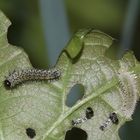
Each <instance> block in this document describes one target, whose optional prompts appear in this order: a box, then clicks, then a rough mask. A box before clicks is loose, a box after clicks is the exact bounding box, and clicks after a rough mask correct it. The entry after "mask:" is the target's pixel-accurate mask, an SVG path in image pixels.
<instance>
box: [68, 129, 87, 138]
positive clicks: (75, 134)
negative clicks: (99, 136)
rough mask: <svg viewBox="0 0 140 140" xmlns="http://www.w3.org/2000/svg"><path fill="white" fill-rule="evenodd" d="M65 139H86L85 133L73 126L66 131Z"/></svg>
mask: <svg viewBox="0 0 140 140" xmlns="http://www.w3.org/2000/svg"><path fill="white" fill-rule="evenodd" d="M65 140H87V133H86V132H85V131H84V130H82V129H80V128H76V127H73V128H72V129H71V130H69V131H67V133H66V136H65Z"/></svg>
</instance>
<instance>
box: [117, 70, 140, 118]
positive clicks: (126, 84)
mask: <svg viewBox="0 0 140 140" xmlns="http://www.w3.org/2000/svg"><path fill="white" fill-rule="evenodd" d="M119 80H120V84H119V87H120V94H121V96H122V99H123V105H122V106H121V111H122V112H123V113H124V115H125V117H126V118H127V119H131V116H132V114H133V113H134V110H135V106H136V103H137V100H138V84H137V76H136V74H134V73H133V72H126V71H120V72H119Z"/></svg>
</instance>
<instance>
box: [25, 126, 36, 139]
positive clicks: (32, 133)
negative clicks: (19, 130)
mask: <svg viewBox="0 0 140 140" xmlns="http://www.w3.org/2000/svg"><path fill="white" fill-rule="evenodd" d="M26 134H27V136H28V137H29V138H31V139H32V138H34V137H35V136H36V132H35V130H34V129H32V128H27V129H26Z"/></svg>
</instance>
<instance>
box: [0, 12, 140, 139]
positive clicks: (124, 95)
mask: <svg viewBox="0 0 140 140" xmlns="http://www.w3.org/2000/svg"><path fill="white" fill-rule="evenodd" d="M8 25H10V23H9V21H8V20H7V18H6V17H5V16H4V15H3V14H2V13H0V139H1V140H29V139H31V138H29V137H28V135H27V134H26V129H27V128H32V129H33V130H34V131H35V133H36V136H35V137H34V139H35V140H64V139H65V134H66V132H67V131H68V130H70V129H72V127H73V126H72V120H76V119H78V118H82V117H84V116H85V110H86V108H87V107H91V108H92V109H93V111H94V117H92V118H91V119H89V120H87V121H85V122H83V123H81V124H78V125H77V126H76V127H79V128H81V129H83V130H85V132H86V133H87V135H88V140H93V139H94V140H119V136H118V130H119V128H120V127H121V126H122V125H123V124H124V123H125V122H126V121H129V120H131V116H132V114H133V112H134V109H135V105H136V101H137V100H138V97H139V94H140V93H139V92H140V89H139V83H140V77H139V72H140V65H139V62H138V61H137V60H136V59H135V56H134V55H133V54H132V53H131V52H127V53H126V54H125V55H124V57H123V58H122V59H120V60H112V59H110V58H108V57H107V56H106V55H105V52H106V51H107V49H108V48H109V47H110V46H111V45H112V43H113V41H114V40H113V38H112V37H110V36H108V35H106V34H105V33H102V32H100V31H98V30H93V29H85V30H81V31H80V32H78V34H76V38H77V39H76V41H75V36H74V39H73V40H72V42H70V44H69V45H70V46H68V47H67V48H66V49H65V51H63V52H62V54H61V55H60V58H59V60H58V62H57V65H56V68H59V69H60V70H61V73H62V75H61V79H60V80H59V81H54V82H52V83H47V82H45V81H43V82H38V81H32V82H26V83H24V84H21V85H19V86H18V87H16V88H14V89H10V90H7V89H6V88H5V87H4V84H3V81H4V80H5V76H8V74H9V73H10V72H12V71H13V70H17V69H25V68H31V67H32V66H31V64H30V62H29V59H28V57H27V55H26V54H25V53H24V51H23V50H22V49H20V48H18V47H14V46H12V45H10V44H8V42H7V39H6V31H7V28H8ZM81 37H82V40H80V38H81ZM78 40H79V41H78ZM73 44H74V45H73ZM75 44H79V45H78V48H76V47H77V45H75ZM75 58H76V59H75ZM76 84H81V85H83V86H84V89H85V93H84V97H83V98H82V99H81V100H79V101H78V102H77V103H76V104H75V105H74V106H72V107H67V106H66V99H67V95H68V94H69V92H70V90H71V88H72V87H73V86H74V85H76ZM111 112H116V114H117V116H118V119H119V124H118V125H115V124H112V125H109V126H108V127H107V128H106V129H105V131H101V130H100V129H99V127H100V125H101V124H102V123H104V122H105V121H106V120H107V119H108V115H109V114H110V113H111Z"/></svg>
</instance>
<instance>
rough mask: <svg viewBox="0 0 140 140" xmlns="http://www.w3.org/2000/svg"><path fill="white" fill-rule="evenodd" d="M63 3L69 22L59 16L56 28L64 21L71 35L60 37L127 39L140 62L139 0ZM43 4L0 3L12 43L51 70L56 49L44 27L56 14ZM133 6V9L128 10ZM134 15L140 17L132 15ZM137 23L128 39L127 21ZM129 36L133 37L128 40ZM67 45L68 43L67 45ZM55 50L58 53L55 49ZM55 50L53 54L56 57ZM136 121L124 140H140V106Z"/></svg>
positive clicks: (33, 1)
mask: <svg viewBox="0 0 140 140" xmlns="http://www.w3.org/2000/svg"><path fill="white" fill-rule="evenodd" d="M46 1H47V0H46ZM59 1H60V3H63V5H62V7H63V8H64V11H61V10H60V12H65V15H66V18H65V17H64V19H61V18H62V17H61V16H58V18H57V19H53V20H54V21H55V20H56V22H55V24H56V28H59V26H58V25H57V21H58V20H60V21H62V20H64V22H66V23H64V24H65V25H66V24H67V25H66V26H65V28H68V29H66V31H67V32H68V33H65V32H61V33H60V32H59V34H60V36H62V37H65V34H67V39H69V38H70V36H71V35H72V34H73V33H74V32H75V31H77V30H78V29H80V28H83V27H93V28H95V29H99V30H101V31H103V32H105V33H107V34H109V35H111V36H112V37H114V38H116V39H118V40H119V42H121V40H125V39H128V41H129V40H131V42H130V43H129V45H128V48H131V49H132V50H133V51H134V52H135V55H136V57H137V59H138V60H140V53H139V52H140V41H139V38H140V10H139V9H138V7H139V6H140V4H139V5H138V4H136V5H135V4H134V5H133V6H132V7H131V5H132V3H131V2H132V1H133V2H134V1H135V0H65V1H62V0H58V1H57V2H59ZM138 1H139V0H138ZM48 2H49V1H48ZM52 2H53V4H54V5H52V7H51V10H52V11H53V10H54V11H55V12H56V13H57V12H58V13H59V8H58V9H57V8H56V7H57V2H56V1H55V0H52ZM41 4H42V5H43V0H42V1H39V0H30V1H29V0H24V1H22V0H0V9H1V10H2V11H3V12H4V13H5V14H6V16H7V17H8V18H9V19H10V20H11V22H12V26H10V28H9V30H8V40H9V43H11V44H13V45H16V46H20V47H23V48H24V50H25V51H26V52H27V54H28V56H29V58H30V60H31V62H32V64H33V66H34V67H38V68H47V67H48V66H49V65H50V58H49V57H48V56H49V55H48V54H49V53H50V52H49V51H50V50H49V47H53V46H49V45H47V41H46V38H47V36H46V34H45V28H47V27H45V25H46V24H44V23H43V22H44V20H43V17H45V16H46V14H48V15H49V14H50V15H51V12H52V11H50V12H49V11H48V9H47V8H46V9H45V8H44V7H47V6H48V5H46V6H45V3H44V6H43V7H42V6H41ZM129 6H130V7H131V8H129V10H128V7H129ZM136 6H138V7H137V9H138V10H137V11H136V12H134V10H135V9H136ZM53 7H54V9H53ZM42 8H44V9H42ZM57 10H58V11H57ZM45 11H46V12H45ZM133 12H134V14H135V15H136V17H135V16H134V15H133V14H131V13H133ZM61 14H62V13H60V15H61ZM129 14H130V15H129ZM127 17H128V20H127ZM133 17H135V19H133ZM52 18H53V17H52ZM133 20H134V23H133V24H132V25H131V26H128V29H130V32H129V33H126V34H125V33H124V36H125V37H124V36H123V32H125V31H127V30H128V29H126V30H125V26H127V24H126V21H133ZM46 22H47V21H46ZM127 23H129V22H127ZM48 28H49V27H48ZM52 28H53V27H52ZM47 31H48V30H47ZM129 34H132V35H131V36H128V37H127V35H129ZM52 36H53V35H52ZM122 38H125V39H122ZM122 42H123V41H122ZM66 43H67V41H65V43H63V44H66ZM122 44H123V43H122ZM126 44H127V43H126ZM64 46H65V45H62V47H61V48H60V49H59V46H58V48H57V49H58V50H59V51H58V53H59V52H60V51H61V50H62V48H63V47H64ZM126 47H127V45H126ZM53 49H54V50H55V48H53ZM53 49H52V52H51V53H53ZM118 49H120V51H121V49H122V50H123V49H124V48H121V47H119V48H118ZM125 49H126V48H125ZM58 55H59V54H54V56H56V58H55V59H57V57H58ZM133 119H134V121H131V122H127V123H126V124H125V125H124V126H123V127H122V128H121V130H120V137H121V139H122V140H139V139H140V133H139V130H140V105H139V103H138V105H137V109H136V111H135V113H134V115H133Z"/></svg>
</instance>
